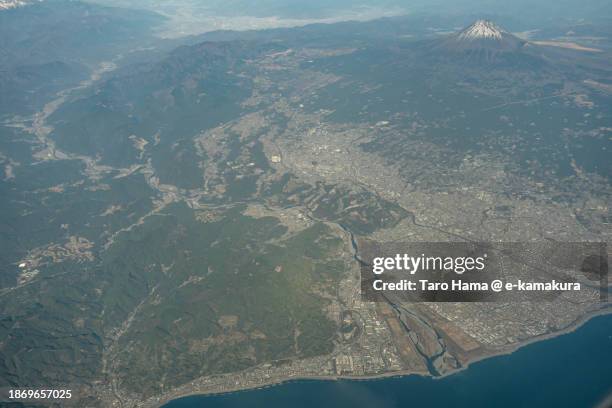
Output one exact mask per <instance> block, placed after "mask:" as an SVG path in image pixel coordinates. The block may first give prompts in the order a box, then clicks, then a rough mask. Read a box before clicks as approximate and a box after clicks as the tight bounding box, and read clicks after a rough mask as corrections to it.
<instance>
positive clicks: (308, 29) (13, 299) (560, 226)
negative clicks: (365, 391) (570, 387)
mask: <svg viewBox="0 0 612 408" xmlns="http://www.w3.org/2000/svg"><path fill="white" fill-rule="evenodd" d="M611 61H612V4H611V3H610V2H609V1H603V0H590V1H580V2H579V1H575V0H560V1H555V2H553V1H549V0H539V1H526V0H525V1H523V0H519V1H512V2H504V1H497V0H464V1H447V0H436V1H433V2H432V1H408V0H366V1H361V2H354V1H348V0H337V1H322V0H316V1H309V2H303V1H293V0H258V1H246V0H226V1H216V0H211V1H196V0H170V1H158V0H135V1H130V2H126V1H122V0H95V1H70V0H40V1H39V0H36V1H34V0H0V72H1V73H2V75H1V77H0V170H1V171H0V196H1V197H2V200H1V201H0V203H1V205H2V208H1V211H0V232H1V233H0V239H1V245H2V246H1V248H2V250H1V251H0V404H4V403H7V404H9V405H7V406H16V407H21V406H49V405H48V402H44V401H32V400H29V401H15V400H14V398H8V397H7V395H9V391H10V390H14V389H42V388H45V389H70V390H71V392H72V396H71V397H70V398H66V399H63V400H56V401H54V402H53V404H55V405H54V406H74V407H159V406H161V405H163V404H164V403H167V402H168V401H172V400H175V399H176V398H180V397H183V396H186V395H191V394H216V393H223V392H230V391H234V390H242V389H251V388H258V387H262V386H266V385H270V384H278V383H282V382H284V381H287V380H291V379H303V378H317V379H338V378H358V379H363V378H378V377H387V376H396V375H411V374H416V375H419V376H423V377H432V378H439V377H445V376H450V377H448V378H453V376H454V375H458V374H457V373H459V372H462V373H464V374H465V373H467V374H465V375H469V373H470V370H471V367H470V365H471V364H473V363H474V362H476V361H479V360H483V359H488V358H490V357H493V356H498V355H502V354H508V353H512V352H514V351H515V350H517V349H521V348H522V347H524V346H526V345H527V344H529V343H533V342H535V341H542V343H541V344H542V347H546V346H545V345H546V344H548V342H549V341H551V340H548V339H550V338H551V337H555V336H558V335H561V334H564V333H568V332H572V331H574V330H576V329H577V328H578V327H580V326H581V325H582V324H583V323H585V322H587V321H588V320H589V319H591V318H592V317H594V316H596V315H607V314H609V312H610V302H609V301H608V294H609V292H610V290H609V282H608V275H607V271H608V269H607V268H608V259H609V254H610V250H609V248H608V247H607V243H608V242H609V240H610V234H611V233H612V227H611V220H612V212H611V210H610V197H611V196H612V195H611V193H612V185H611V182H610V181H611V177H612V160H611V157H612V156H611V149H612V64H611ZM449 242H452V243H469V244H476V243H494V244H499V245H502V246H503V243H512V244H513V245H514V246H512V247H511V250H507V248H506V247H503V248H506V249H502V250H499V251H498V252H499V256H498V257H497V258H495V259H502V258H503V256H505V255H508V251H510V252H512V254H511V255H512V256H510V257H509V258H503V262H502V263H503V265H504V268H502V269H503V270H502V272H501V273H502V275H503V278H504V279H506V280H509V279H523V280H528V279H535V278H534V276H535V275H534V273H541V274H542V275H538V278H542V280H545V279H552V278H555V279H557V280H558V281H560V282H563V283H565V284H569V283H571V284H574V283H575V284H578V287H579V288H580V289H579V290H575V291H572V290H569V289H567V288H565V287H563V288H562V289H558V288H557V289H555V290H552V289H551V290H548V291H547V293H545V294H544V295H542V296H541V297H539V298H537V300H533V299H530V300H529V301H514V300H508V299H502V300H498V299H497V300H495V301H491V299H488V298H485V299H481V298H478V297H477V298H475V299H476V301H474V299H472V298H471V301H456V299H454V298H453V299H451V300H450V301H449V299H447V298H444V297H434V298H427V299H426V301H423V299H419V301H414V299H411V298H409V297H404V296H402V295H400V294H397V293H384V294H382V295H381V296H380V297H377V298H376V299H375V300H372V299H369V298H367V296H364V295H363V285H364V282H366V284H368V282H369V281H367V280H366V279H365V278H364V270H365V269H367V268H366V267H369V266H371V265H370V263H369V261H368V260H367V259H366V258H367V255H368V253H369V252H370V251H374V252H376V251H382V250H383V249H386V250H389V251H391V249H394V248H395V246H397V245H404V243H413V244H414V243H420V244H423V245H426V244H427V243H449ZM500 243H501V244H500ZM587 243H588V244H589V245H590V246H589V245H587ZM492 245H493V244H492ZM425 247H426V246H424V248H425ZM381 248H382V249H381ZM419 248H420V247H419ZM508 248H510V247H508ZM577 248H578V249H577ZM592 248H596V252H593V253H591V252H589V251H591V249H592ZM398 251H399V250H398ZM581 251H583V252H581ZM398 253H399V252H398ZM496 256H497V255H496ZM492 258H493V257H492ZM519 258H520V259H519ZM534 264H536V265H535V266H534ZM525 265H527V266H525ZM593 265H595V266H593ZM364 268H365V269H364ZM534 271H535V272H534ZM604 272H605V273H604ZM453 276H454V275H453ZM466 276H467V274H466V275H464V276H462V277H464V278H465V277H466ZM435 293H436V296H437V295H439V292H435ZM602 319H608V320H606V322H607V323H609V322H610V320H609V317H604V318H602ZM607 323H605V324H607ZM596 327H599V326H596ZM589 330H590V331H589V333H592V334H591V335H592V336H593V337H592V339H591V340H592V341H596V342H601V343H598V344H599V345H602V344H603V345H609V342H610V337H609V335H608V336H607V337H606V336H602V335H601V333H602V332H604V331H605V329H604V330H595V329H589ZM608 333H609V334H610V335H612V330H610V331H609V332H608ZM581 341H582V343H580V344H585V346H581V349H583V350H588V348H589V346H588V344H589V343H588V341H587V340H581ZM606 342H607V343H606ZM558 344H561V343H558ZM556 347H560V346H556ZM564 347H567V346H564ZM602 349H606V348H605V346H603V347H602ZM597 350H599V349H598V348H596V347H593V348H592V351H593V353H595V352H599V351H597ZM592 358H593V360H597V358H598V357H597V356H596V355H593V356H592ZM600 358H602V359H603V360H602V364H604V365H605V364H608V365H609V363H610V361H609V360H608V358H609V355H605V354H604V356H603V357H600ZM491 370H493V368H491ZM569 371H571V368H570V369H569ZM476 372H478V371H476ZM577 372H578V371H577ZM464 374H462V375H464ZM581 375H583V374H581ZM588 375H589V374H586V377H584V378H582V380H584V382H585V384H587V383H589V381H592V384H596V386H595V385H593V387H592V389H591V391H590V392H591V393H590V394H589V393H585V395H584V398H585V399H583V400H576V401H574V400H572V401H573V402H576V404H578V405H579V406H593V402H594V401H595V402H596V401H600V400H603V398H605V397H606V395H607V394H609V393H610V392H611V391H612V380H610V379H609V378H608V379H605V378H603V377H605V376H602V375H600V374H598V372H597V371H596V370H593V371H592V373H591V374H590V375H591V377H588ZM432 387H433V386H432ZM432 389H434V388H432ZM517 392H518V390H517ZM389 398H391V397H389ZM524 398H526V399H525V400H521V401H522V403H524V404H525V406H542V403H543V404H544V406H547V405H546V403H547V401H549V400H547V399H545V398H544V399H543V400H540V403H539V405H538V403H537V402H535V400H529V395H526V396H525V397H524ZM576 398H578V397H576ZM397 401H399V399H398V400H397ZM542 401H543V402H542ZM488 402H489V401H487V403H488ZM361 403H362V404H364V406H366V405H365V404H366V402H361ZM398 404H399V403H398ZM439 404H442V403H439ZM424 405H427V404H426V403H425V404H424ZM434 405H435V404H434ZM468 405H470V404H469V403H467V402H466V403H465V406H468ZM195 406H197V405H195ZM371 406H375V404H374V405H371ZM380 406H381V407H382V406H389V405H383V404H381V405H380ZM436 406H442V405H436ZM471 406H479V405H478V404H473V405H471ZM480 406H487V405H480ZM488 406H492V405H488Z"/></svg>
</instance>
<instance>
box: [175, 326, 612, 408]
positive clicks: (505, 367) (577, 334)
mask: <svg viewBox="0 0 612 408" xmlns="http://www.w3.org/2000/svg"><path fill="white" fill-rule="evenodd" d="M611 392H612V315H606V316H598V317H595V318H593V319H592V320H590V321H589V322H587V323H586V324H585V325H583V326H582V327H580V328H579V329H577V330H576V331H573V332H571V333H568V334H564V335H561V336H558V337H554V338H552V339H548V340H544V341H541V342H537V343H532V344H529V345H527V346H525V347H523V348H521V349H519V350H517V351H516V352H514V353H512V354H508V355H503V356H498V357H492V358H489V359H485V360H482V361H479V362H476V363H473V364H472V365H470V367H469V368H467V369H466V370H464V371H461V372H459V373H457V374H454V375H451V376H448V377H444V378H441V379H432V378H426V377H419V376H415V375H411V376H405V377H392V378H383V379H376V380H360V381H356V380H340V381H319V380H304V381H294V382H287V383H284V384H282V385H278V386H274V387H268V388H263V389H257V390H247V391H239V392H234V393H228V394H219V395H211V396H191V397H185V398H180V399H177V400H174V401H171V402H169V403H168V404H166V405H165V406H164V408H200V407H207V408H210V407H214V408H216V407H222V408H224V407H265V408H285V407H291V408H306V407H308V408H311V407H315V408H324V407H337V408H345V407H346V408H355V407H364V408H365V407H367V408H391V407H445V408H446V407H469V408H474V407H487V408H489V407H509V408H510V407H511V408H517V407H537V408H543V407H555V408H559V407H572V408H578V407H593V406H596V405H598V404H599V403H601V401H602V400H604V399H605V397H606V396H607V395H609V394H610V393H611Z"/></svg>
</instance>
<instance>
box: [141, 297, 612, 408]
mask: <svg viewBox="0 0 612 408" xmlns="http://www.w3.org/2000/svg"><path fill="white" fill-rule="evenodd" d="M611 306H612V305H610V304H608V305H606V307H603V308H602V309H599V310H596V311H594V312H592V313H589V314H586V315H584V316H582V317H580V318H579V319H577V320H576V321H574V322H573V323H572V324H571V325H569V326H567V327H566V328H564V329H562V330H559V331H556V332H551V333H547V334H543V335H541V336H537V337H533V338H531V339H528V340H525V341H523V342H519V343H516V344H514V345H512V346H508V347H503V348H500V349H499V350H490V351H492V352H491V353H484V354H483V355H481V356H477V357H474V358H472V359H470V360H469V361H467V362H466V363H465V364H464V365H463V366H462V367H461V368H459V369H456V370H452V371H449V372H447V373H444V374H442V375H440V376H435V377H434V376H432V375H430V374H429V373H425V372H414V371H391V372H384V373H380V374H372V375H359V376H351V375H333V376H296V377H287V378H280V379H271V380H270V381H264V382H262V383H261V384H259V385H256V386H244V385H241V386H236V387H234V388H230V389H225V390H222V391H215V390H201V391H198V390H191V391H186V392H180V391H179V392H177V393H176V394H173V393H172V391H171V392H169V393H167V394H166V395H163V396H160V397H158V399H157V401H155V402H153V401H151V402H147V401H143V405H142V406H144V407H149V408H161V407H163V406H164V405H165V404H167V403H169V402H171V401H174V400H177V399H180V398H185V397H191V396H210V395H225V394H233V393H238V392H243V391H253V390H259V389H266V388H270V387H276V386H280V385H283V384H286V383H293V382H300V381H317V380H318V381H339V380H349V381H372V380H383V379H387V378H393V377H398V378H399V377H408V376H412V375H417V376H421V377H429V378H432V379H433V380H441V379H443V378H446V377H448V376H451V375H454V374H457V373H460V372H462V371H464V370H466V369H467V368H469V367H470V366H471V365H472V364H474V363H477V362H479V361H483V360H486V359H489V358H492V357H498V356H503V355H509V354H512V353H514V352H515V351H517V350H519V349H521V348H523V347H525V346H528V345H530V344H533V343H539V342H541V341H545V340H550V339H553V338H555V337H559V336H563V335H565V334H569V333H572V332H574V331H576V330H578V329H579V328H580V327H582V326H583V325H584V324H586V323H587V322H589V321H590V320H591V319H593V318H595V317H598V316H605V315H611V314H612V307H611Z"/></svg>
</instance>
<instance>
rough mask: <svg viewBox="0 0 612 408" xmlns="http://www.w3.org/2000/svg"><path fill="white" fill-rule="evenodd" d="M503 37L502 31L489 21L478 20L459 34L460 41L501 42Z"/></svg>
mask: <svg viewBox="0 0 612 408" xmlns="http://www.w3.org/2000/svg"><path fill="white" fill-rule="evenodd" d="M502 36H503V31H502V29H500V28H499V27H497V26H496V25H495V24H493V23H492V22H490V21H488V20H477V21H476V22H475V23H474V24H472V25H471V26H469V27H468V28H466V29H465V30H463V31H461V32H460V33H459V39H461V40H479V39H491V40H501V39H502Z"/></svg>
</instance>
